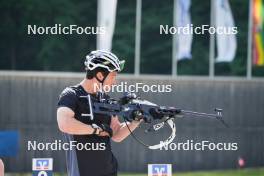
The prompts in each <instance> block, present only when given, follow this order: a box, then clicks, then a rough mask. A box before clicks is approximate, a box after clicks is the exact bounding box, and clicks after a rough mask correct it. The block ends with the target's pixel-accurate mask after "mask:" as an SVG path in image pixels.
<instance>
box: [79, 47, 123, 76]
mask: <svg viewBox="0 0 264 176" xmlns="http://www.w3.org/2000/svg"><path fill="white" fill-rule="evenodd" d="M124 64H125V60H122V61H120V60H119V59H118V57H117V56H116V55H114V54H113V53H111V52H108V51H103V50H96V51H92V52H91V53H90V54H88V55H87V56H86V59H85V62H84V65H85V69H86V70H94V69H95V68H98V67H100V68H105V69H107V70H108V71H109V72H114V71H117V72H120V71H122V69H123V68H124Z"/></svg>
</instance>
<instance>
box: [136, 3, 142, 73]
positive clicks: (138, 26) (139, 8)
mask: <svg viewBox="0 0 264 176" xmlns="http://www.w3.org/2000/svg"><path fill="white" fill-rule="evenodd" d="M141 11H142V0H137V7H136V37H135V71H134V74H135V75H139V73H140V40H141V39H140V37H141V36H140V35H141Z"/></svg>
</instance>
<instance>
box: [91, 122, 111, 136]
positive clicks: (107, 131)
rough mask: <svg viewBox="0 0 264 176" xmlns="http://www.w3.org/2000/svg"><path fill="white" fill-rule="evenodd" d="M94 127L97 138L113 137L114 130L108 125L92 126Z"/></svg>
mask: <svg viewBox="0 0 264 176" xmlns="http://www.w3.org/2000/svg"><path fill="white" fill-rule="evenodd" d="M92 127H93V128H94V129H95V130H96V131H95V133H94V134H96V135H97V136H109V137H112V135H113V130H112V129H111V128H110V126H109V125H107V124H100V125H96V124H92Z"/></svg>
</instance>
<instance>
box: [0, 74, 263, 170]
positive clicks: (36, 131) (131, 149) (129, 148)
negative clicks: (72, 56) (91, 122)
mask: <svg viewBox="0 0 264 176" xmlns="http://www.w3.org/2000/svg"><path fill="white" fill-rule="evenodd" d="M82 77H83V74H77V73H54V72H4V71H0V90H1V91H0V97H1V99H0V116H1V117H4V118H0V129H2V130H18V131H19V134H20V142H19V143H20V150H19V155H18V156H17V157H13V158H4V161H5V164H6V170H7V171H9V172H30V171H31V166H32V165H31V164H32V163H31V162H32V158H36V157H52V158H54V170H55V171H60V172H65V171H66V168H65V156H64V151H27V141H28V140H36V141H37V142H53V141H54V140H56V139H57V140H58V139H62V138H61V133H60V132H59V130H58V128H57V122H56V103H57V99H58V95H59V94H60V92H61V91H62V90H63V89H64V87H66V86H68V85H74V84H76V83H78V82H80V81H81V80H82ZM119 80H120V81H126V82H128V84H135V83H136V82H142V83H144V84H148V85H152V84H159V85H164V84H171V85H172V92H171V93H151V92H149V93H140V95H141V97H143V98H144V99H147V100H150V101H153V102H155V103H157V104H160V105H171V106H177V107H181V108H184V109H190V110H196V111H201V112H211V110H212V109H213V108H214V107H219V108H223V109H224V112H223V114H224V119H225V120H226V122H227V123H228V124H229V125H230V128H225V127H224V126H223V125H222V124H221V123H219V122H218V121H214V120H210V119H209V120H208V119H204V120H203V119H198V120H193V119H187V118H186V119H178V120H177V123H176V126H177V137H176V139H175V140H174V142H185V141H186V140H188V139H189V140H191V139H193V140H194V141H197V142H200V141H201V140H208V141H211V142H214V143H217V142H233V143H234V142H237V143H238V147H239V150H238V151H208V150H206V151H158V150H155V151H154V150H148V149H147V148H145V147H143V146H142V145H140V144H139V143H138V142H136V141H135V140H134V139H133V138H131V137H129V138H128V139H126V140H125V141H124V142H122V143H113V150H114V153H115V155H116V157H117V159H118V161H119V170H120V171H129V172H132V171H133V172H146V171H147V164H149V163H172V164H173V167H174V168H173V170H174V171H190V170H205V169H206V170H211V169H226V168H237V159H238V157H243V158H244V159H245V161H246V166H247V167H257V166H263V165H264V152H263V146H264V118H263V115H264V108H263V104H264V91H263V90H264V81H263V79H252V80H246V79H240V78H215V79H213V80H210V79H208V78H203V77H181V78H178V79H176V78H173V79H172V78H170V77H168V76H153V75H152V76H140V77H134V76H129V75H121V76H120V78H119ZM168 135H169V132H168V131H167V132H164V133H162V134H160V133H154V134H153V138H155V139H165V138H166V137H167V136H168ZM146 140H147V139H146ZM13 166H16V167H13Z"/></svg>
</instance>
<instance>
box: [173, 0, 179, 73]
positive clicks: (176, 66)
mask: <svg viewBox="0 0 264 176" xmlns="http://www.w3.org/2000/svg"><path fill="white" fill-rule="evenodd" d="M177 4H178V0H174V3H173V26H176V25H177V12H176V9H177ZM177 48H178V45H177V34H173V35H172V76H177V75H178V61H177Z"/></svg>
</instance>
